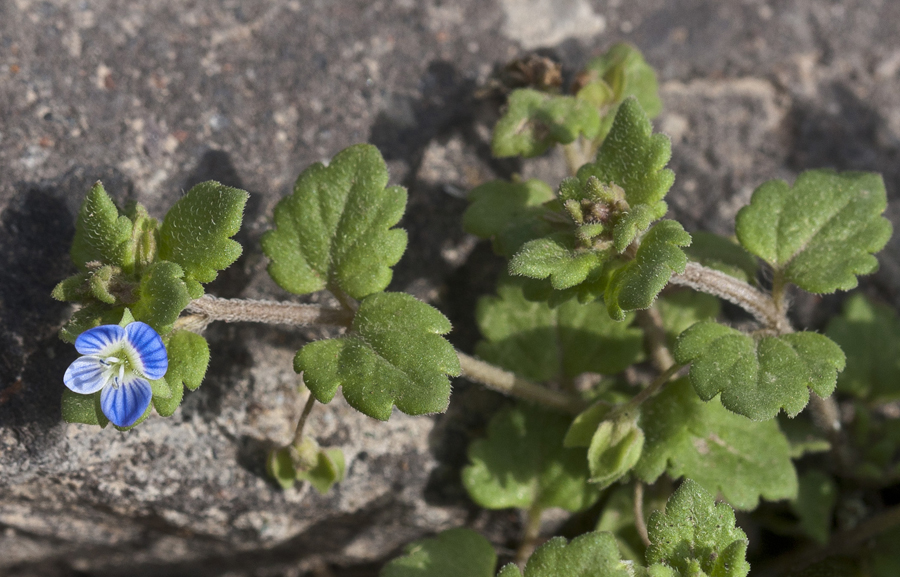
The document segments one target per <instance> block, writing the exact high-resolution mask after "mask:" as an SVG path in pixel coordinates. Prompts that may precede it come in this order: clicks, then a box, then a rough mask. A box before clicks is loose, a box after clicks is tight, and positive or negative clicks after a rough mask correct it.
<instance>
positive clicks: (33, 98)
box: [0, 0, 900, 577]
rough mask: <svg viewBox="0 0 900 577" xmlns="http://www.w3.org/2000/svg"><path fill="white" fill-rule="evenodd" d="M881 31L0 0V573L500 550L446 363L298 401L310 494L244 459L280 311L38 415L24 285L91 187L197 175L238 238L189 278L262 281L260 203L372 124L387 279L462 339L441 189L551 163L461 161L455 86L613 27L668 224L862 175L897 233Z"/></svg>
mask: <svg viewBox="0 0 900 577" xmlns="http://www.w3.org/2000/svg"><path fill="white" fill-rule="evenodd" d="M898 25H900V3H897V2H893V1H891V0H844V1H833V0H774V1H769V2H766V1H763V0H627V1H622V0H608V1H600V0H595V1H591V2H589V1H588V0H456V1H448V0H423V1H414V0H395V1H393V2H390V1H385V0H354V1H351V0H340V1H325V0H308V1H307V0H290V1H287V0H286V1H280V2H276V1H270V2H265V1H261V0H251V1H239V0H225V1H216V0H193V1H191V2H183V1H174V0H159V1H154V2H125V1H121V0H119V1H117V0H101V1H96V2H88V1H85V2H69V1H64V0H45V1H40V2H38V1H36V0H0V211H2V214H0V271H2V274H0V573H2V574H4V575H9V576H16V577H25V576H29V577H31V576H41V577H43V576H48V577H75V576H91V577H105V576H117V575H131V576H135V575H138V576H140V575H147V576H151V575H152V576H180V575H185V576H200V577H203V576H224V575H228V576H233V577H245V576H246V577H250V576H260V577H262V576H269V575H272V576H275V575H285V576H288V575H290V576H299V575H304V574H307V573H308V572H314V574H316V575H330V574H334V575H346V576H349V575H360V576H362V575H374V574H375V572H376V571H377V567H378V566H380V563H379V560H381V559H383V558H384V557H385V556H388V555H391V554H394V553H396V551H397V550H398V548H400V547H401V546H402V545H403V544H404V543H406V542H408V541H409V540H412V539H414V538H416V537H419V536H422V535H425V534H428V533H432V532H434V531H437V530H441V529H445V528H449V527H453V526H459V525H462V524H468V525H470V526H474V527H477V528H480V529H483V530H485V531H487V532H489V533H490V534H492V535H493V536H494V538H495V540H499V541H498V542H499V544H501V545H502V544H503V543H502V540H503V539H504V533H503V531H502V529H501V528H500V527H502V526H504V525H507V524H508V521H510V520H512V521H515V518H512V519H511V518H509V516H508V515H507V514H505V513H501V514H492V515H489V514H486V513H483V512H478V511H477V509H475V508H474V507H473V506H472V505H471V504H470V503H469V502H468V501H467V500H466V498H465V495H464V492H463V490H462V488H461V486H460V484H459V481H458V472H459V467H460V466H461V464H462V463H463V461H464V451H465V446H466V444H467V442H468V439H469V438H470V436H472V435H476V434H478V428H479V426H480V425H481V424H482V423H483V419H484V417H483V415H484V412H485V410H486V408H488V409H489V408H490V407H492V406H496V404H497V403H498V402H499V400H498V398H497V397H496V396H494V395H492V394H488V393H485V392H482V391H480V390H479V389H478V388H476V387H474V386H472V385H468V384H467V383H464V382H462V381H457V383H456V384H455V386H456V390H457V394H456V395H455V396H454V399H453V402H452V404H451V409H450V413H449V414H448V415H447V416H438V417H434V418H424V417H423V418H411V417H407V416H405V415H402V414H399V413H398V414H395V415H394V417H393V418H392V419H391V420H390V422H388V423H380V422H376V421H374V420H372V419H369V418H367V417H364V416H362V415H360V414H359V413H356V412H355V411H353V410H351V409H349V408H348V407H347V406H346V405H345V404H344V403H343V402H341V401H340V400H339V399H338V400H336V401H334V402H333V403H331V404H330V405H328V406H327V407H318V409H317V411H316V412H315V413H313V417H312V420H311V423H310V426H311V429H312V430H313V431H315V433H316V435H317V436H318V437H319V439H320V441H321V442H322V443H323V444H325V445H333V446H341V447H343V448H344V451H345V455H346V457H347V462H348V479H347V480H346V481H345V482H344V483H342V484H341V485H340V486H339V487H338V488H337V489H335V490H334V491H332V492H331V493H330V494H329V495H327V496H319V495H318V494H316V493H315V492H313V491H311V490H310V489H308V488H306V487H299V488H295V489H292V490H289V491H282V490H280V489H278V488H277V487H276V486H275V485H273V484H272V483H270V482H268V481H267V480H266V478H265V475H264V472H263V467H262V461H263V455H264V452H265V449H266V447H268V446H270V445H272V444H273V443H284V442H286V441H287V440H288V439H289V438H290V435H291V428H292V421H295V420H296V418H297V415H298V413H299V408H300V406H302V405H301V402H302V399H301V398H299V396H298V394H297V377H296V375H295V374H294V372H293V371H292V370H291V357H292V355H293V352H294V351H295V350H296V349H297V348H299V347H300V346H301V345H302V344H303V342H305V339H306V338H308V337H309V336H311V335H308V334H307V335H305V334H303V333H300V332H296V331H287V330H279V329H270V328H263V327H257V326H250V325H229V326H218V327H213V328H212V329H211V330H210V332H209V334H208V336H209V338H210V341H211V343H212V346H213V351H212V358H213V360H212V366H211V370H210V373H209V375H208V377H207V379H206V382H205V383H204V385H203V387H201V388H200V389H199V390H198V391H197V392H194V393H190V394H189V395H188V398H187V400H186V402H185V403H184V405H183V406H182V408H181V409H180V410H179V412H178V413H176V414H175V415H174V416H173V417H172V418H169V419H160V418H154V419H151V420H150V421H148V422H147V423H145V424H143V425H141V426H140V427H138V428H137V429H135V430H134V431H132V432H130V433H128V434H119V433H118V432H116V431H114V430H104V431H102V432H101V431H98V430H96V429H95V428H90V427H86V426H77V425H68V426H67V425H65V424H64V423H62V422H61V419H60V413H59V399H60V395H61V393H62V389H63V385H62V381H61V376H62V374H63V372H64V370H65V367H66V366H67V365H68V363H69V362H71V360H72V359H73V358H74V356H75V351H74V350H73V349H72V347H71V346H69V345H66V344H64V343H62V342H61V341H59V340H58V339H57V337H56V331H57V330H58V328H59V326H60V325H61V323H62V322H63V321H64V319H65V317H66V315H67V313H68V307H67V306H66V305H63V304H60V303H57V302H55V301H52V300H51V299H50V298H49V292H50V290H51V289H52V287H53V286H54V285H55V284H56V283H57V282H58V281H59V280H60V279H62V278H63V277H64V276H66V275H67V274H68V273H69V272H70V271H71V270H72V267H71V265H70V263H69V262H68V256H67V254H68V243H69V241H70V239H71V236H72V233H73V230H74V229H73V215H74V213H75V211H76V210H77V206H78V204H79V202H80V200H81V198H82V196H83V194H84V193H85V192H86V191H87V189H88V187H89V186H90V184H92V183H93V182H94V181H95V180H97V179H102V180H103V182H104V183H105V185H106V187H107V190H109V191H110V192H112V193H113V194H114V196H116V197H117V198H120V199H125V198H134V199H137V200H139V201H140V202H142V203H144V204H145V205H147V207H148V208H149V209H150V211H151V213H156V214H162V213H163V212H164V211H165V209H166V208H167V207H168V206H169V205H170V204H171V203H172V202H174V201H175V200H176V199H177V198H178V197H179V195H180V194H181V193H182V191H184V190H186V189H187V188H188V187H190V186H191V185H192V184H194V183H196V182H199V181H202V180H207V179H216V180H219V181H221V182H223V183H225V184H229V185H234V186H240V187H243V188H245V189H247V190H249V191H250V192H251V193H252V196H251V200H250V202H249V204H248V207H247V214H246V218H245V225H244V228H243V230H242V231H241V233H239V236H238V239H239V240H240V241H241V242H242V244H243V245H244V248H245V252H244V256H243V257H242V258H241V260H240V261H238V263H237V264H236V265H235V266H234V267H233V268H232V270H230V271H229V272H228V273H227V274H224V275H222V277H221V278H220V279H219V280H217V281H216V283H215V284H214V285H212V287H211V288H210V290H209V292H211V293H213V294H217V295H219V296H244V297H252V298H276V299H283V298H287V295H285V294H284V293H283V292H282V291H281V290H280V289H279V288H278V287H277V286H276V285H275V284H274V283H273V282H272V281H271V280H270V279H269V278H268V276H267V275H266V273H265V264H266V263H265V259H264V257H263V256H262V254H261V252H260V249H259V245H258V240H259V237H260V235H261V234H262V232H263V231H265V230H266V229H267V227H268V226H269V224H268V223H269V219H270V216H269V215H270V214H271V211H272V208H273V206H274V205H275V203H276V202H277V201H278V200H279V199H280V198H281V197H282V196H283V195H285V194H286V193H287V192H288V191H289V189H290V186H291V184H292V182H293V180H294V179H295V178H296V176H297V174H298V173H299V172H300V171H301V170H302V169H303V168H304V167H306V166H307V165H308V164H310V163H312V162H315V161H319V160H327V159H328V158H329V157H331V156H332V155H333V154H334V153H336V152H338V151H339V150H341V149H342V148H344V147H345V146H347V145H349V144H352V143H356V142H363V141H367V142H371V143H373V144H376V145H378V146H379V148H380V149H381V150H382V152H383V154H384V155H385V157H386V159H387V160H388V163H389V166H390V168H391V173H392V180H393V181H394V182H395V183H398V184H402V185H404V186H406V187H408V188H409V192H410V204H409V207H408V211H407V215H406V216H405V217H404V220H403V222H402V226H403V227H405V228H406V229H407V230H408V231H409V234H410V249H409V251H408V252H407V255H406V256H405V257H404V260H403V261H402V262H401V264H400V265H399V266H398V267H397V272H396V275H395V280H394V283H393V285H392V289H394V290H404V291H408V292H411V293H413V294H415V295H416V296H417V297H419V298H421V299H424V300H427V301H429V302H431V303H433V304H435V305H436V306H438V307H439V308H441V309H442V310H443V311H444V312H445V313H447V314H448V316H450V317H451V319H452V320H453V321H454V324H455V326H456V331H455V332H454V334H453V335H452V336H451V340H453V341H454V343H455V344H456V345H457V346H459V347H461V348H462V349H464V350H471V348H472V346H473V344H474V341H475V339H476V338H477V332H476V331H475V328H474V323H473V320H472V308H473V305H474V302H475V300H476V298H477V296H478V295H479V294H481V293H484V292H487V291H489V290H490V287H491V282H492V281H491V278H492V275H493V274H494V272H495V271H496V270H497V264H498V263H497V261H496V260H495V259H494V258H493V257H492V256H491V254H490V250H489V247H488V246H487V245H486V244H485V243H481V244H478V243H476V242H475V241H474V239H472V238H471V237H468V236H466V235H465V234H463V233H462V232H461V230H460V225H459V222H460V216H461V214H462V211H463V210H464V208H465V206H466V202H465V200H464V192H465V191H466V190H468V189H469V188H471V187H472V186H473V185H475V184H478V183H480V182H483V181H484V180H487V179H490V178H494V177H498V176H508V175H509V174H511V173H512V172H521V173H524V174H532V173H539V174H544V175H560V174H561V171H562V170H563V167H562V162H561V159H559V158H557V157H553V156H551V157H547V158H544V159H539V160H537V161H535V162H533V163H529V164H526V165H521V164H517V163H515V162H508V161H504V162H498V161H494V160H491V158H490V155H489V146H488V139H489V127H490V125H491V123H492V122H493V120H494V119H495V118H496V114H497V110H496V105H495V103H492V102H490V101H484V100H478V99H476V98H475V96H474V94H475V92H476V89H477V88H478V87H479V86H481V85H482V84H483V83H484V82H485V80H486V79H487V78H488V76H489V75H490V73H491V71H492V70H493V68H494V67H495V66H496V65H498V64H500V63H503V62H505V61H507V60H509V59H511V58H513V57H516V56H519V55H522V54H523V53H525V52H527V51H531V50H540V51H542V52H543V53H546V54H549V55H551V56H553V57H555V58H557V59H559V60H560V61H561V62H562V63H563V64H564V66H565V70H566V72H567V73H572V72H574V71H575V70H577V68H578V67H579V66H580V65H581V64H583V63H584V62H585V61H586V60H587V59H588V58H589V57H590V56H592V55H594V54H596V53H598V52H600V51H602V50H603V49H604V48H605V47H607V46H609V45H610V44H612V43H613V42H616V41H620V40H627V41H630V42H632V43H634V44H636V45H637V46H638V47H639V48H640V49H641V50H642V51H643V52H644V54H645V55H646V57H647V59H648V60H649V62H650V63H651V64H652V65H653V66H654V67H655V68H656V69H657V70H658V72H659V77H660V82H661V93H662V98H663V102H664V112H663V114H662V115H661V116H660V117H659V118H658V119H657V126H658V128H659V129H660V130H662V131H664V132H666V133H668V134H669V135H670V136H671V137H672V141H673V150H674V156H673V161H672V165H671V166H672V167H673V168H674V170H675V172H676V174H677V180H676V184H675V187H674V189H673V190H672V192H671V193H670V195H669V199H670V206H671V208H672V212H673V213H674V216H675V217H676V218H679V219H681V220H682V222H684V223H685V224H686V226H687V228H688V229H689V230H696V229H701V228H702V229H712V230H715V231H717V232H721V233H729V232H731V231H732V230H733V216H734V214H735V212H736V211H737V209H738V208H740V207H741V206H742V205H743V204H745V203H746V202H747V200H748V199H749V196H750V194H751V192H752V190H753V188H754V187H755V186H756V185H757V184H759V183H760V182H762V181H763V180H766V179H769V178H772V177H781V178H786V179H792V178H793V177H794V176H795V175H796V174H797V173H798V172H799V171H801V170H804V169H807V168H814V167H823V166H830V167H834V168H837V169H842V170H846V169H859V170H873V171H878V172H881V173H882V174H884V177H885V181H886V184H887V189H888V195H889V198H890V200H891V205H890V208H889V214H890V216H891V218H892V220H893V221H894V222H895V223H897V222H898V211H900V205H898V203H897V195H898V193H900V42H898V40H897V36H896V31H897V27H898ZM898 256H900V238H898V239H895V240H894V241H893V242H892V243H891V245H890V246H889V247H888V249H887V250H886V251H885V252H884V253H882V257H881V262H882V269H881V271H880V272H879V273H878V274H876V275H874V276H873V277H871V278H870V279H869V280H867V281H866V283H865V289H866V290H867V291H870V292H871V293H872V294H875V295H878V296H880V297H881V298H882V299H887V300H890V301H892V302H894V303H895V304H900V299H898V295H900V290H898V289H900V259H898ZM824 301H825V304H826V305H827V306H826V307H825V308H826V309H827V308H830V307H833V306H835V303H836V301H835V299H834V298H831V297H829V298H826V299H824ZM799 304H800V305H801V306H800V307H799V308H798V311H799V314H800V318H801V321H802V322H804V323H806V324H810V325H812V326H815V325H816V323H817V322H820V317H818V316H817V314H816V313H814V312H812V308H811V305H812V304H814V303H813V302H812V301H811V299H807V300H806V301H800V303H799ZM329 571H331V572H332V573H329Z"/></svg>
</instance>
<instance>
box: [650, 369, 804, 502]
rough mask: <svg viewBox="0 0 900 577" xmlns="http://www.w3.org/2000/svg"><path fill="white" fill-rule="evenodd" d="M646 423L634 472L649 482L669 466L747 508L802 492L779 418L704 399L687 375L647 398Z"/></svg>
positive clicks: (674, 472)
mask: <svg viewBox="0 0 900 577" xmlns="http://www.w3.org/2000/svg"><path fill="white" fill-rule="evenodd" d="M640 423H641V428H642V429H643V430H644V434H645V435H646V436H647V442H645V443H644V452H643V454H642V455H641V459H640V461H638V463H637V465H636V466H635V468H634V472H635V474H636V475H637V476H638V477H639V478H640V479H641V480H643V481H645V482H647V483H650V484H652V483H655V482H656V480H657V479H658V478H659V476H660V475H662V473H663V472H664V471H665V472H667V473H668V474H669V476H670V477H672V478H673V479H677V478H679V477H687V478H690V479H693V480H694V481H696V482H697V483H699V484H700V485H702V486H703V487H704V488H705V489H707V490H708V491H710V492H712V493H713V494H716V493H721V494H723V495H725V498H726V499H727V500H728V502H729V503H731V504H732V506H734V507H736V508H737V509H742V510H745V511H750V510H753V509H755V508H756V507H757V505H758V504H759V499H760V497H763V498H765V499H768V500H770V501H776V500H779V499H790V498H794V497H796V495H797V473H796V472H795V471H794V465H793V463H792V462H791V447H790V445H789V444H788V441H787V439H786V438H785V436H784V434H782V432H781V431H780V430H779V429H778V423H777V421H774V420H771V421H765V422H762V423H758V422H754V421H751V420H749V419H746V418H744V417H742V416H740V415H736V414H734V413H732V412H730V411H727V410H725V408H723V407H722V404H721V403H720V402H719V401H718V400H717V399H713V400H712V401H710V402H708V403H704V402H703V401H701V400H700V399H699V398H697V395H696V394H695V393H694V391H693V389H692V388H691V385H690V383H689V382H688V381H687V379H680V380H678V381H676V382H674V383H670V384H669V385H668V386H667V387H666V389H665V390H663V391H662V392H661V393H660V394H659V395H657V396H656V397H654V398H653V399H651V400H649V401H647V402H646V403H645V404H644V406H643V407H642V409H641V420H640Z"/></svg>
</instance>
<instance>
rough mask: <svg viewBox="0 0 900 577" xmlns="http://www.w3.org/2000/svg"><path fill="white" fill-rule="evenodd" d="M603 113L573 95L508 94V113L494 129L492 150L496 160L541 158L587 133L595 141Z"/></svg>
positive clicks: (520, 91)
mask: <svg viewBox="0 0 900 577" xmlns="http://www.w3.org/2000/svg"><path fill="white" fill-rule="evenodd" d="M599 130H600V114H599V112H597V109H596V108H595V107H593V106H591V105H590V104H589V103H587V102H585V101H583V100H579V99H576V98H575V97H573V96H558V95H553V94H547V93H546V92H540V91H537V90H533V89H531V88H519V89H516V90H513V91H512V92H511V93H510V95H509V102H508V105H507V109H506V112H505V113H504V115H503V116H502V117H501V118H500V120H498V121H497V124H496V125H495V126H494V136H493V140H492V141H491V149H492V151H493V153H494V156H496V157H501V158H502V157H505V156H524V157H526V158H528V157H531V156H538V155H540V154H543V153H544V152H546V151H547V149H548V148H550V147H551V146H553V145H554V144H557V143H560V144H569V143H570V142H572V141H574V140H575V139H576V138H578V135H579V134H584V135H585V136H586V137H587V138H594V137H595V136H596V135H597V132H598V131H599Z"/></svg>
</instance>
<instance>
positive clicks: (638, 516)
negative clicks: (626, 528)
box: [634, 481, 650, 547]
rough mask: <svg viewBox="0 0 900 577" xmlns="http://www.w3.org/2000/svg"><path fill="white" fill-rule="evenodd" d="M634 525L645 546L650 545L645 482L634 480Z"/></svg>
mask: <svg viewBox="0 0 900 577" xmlns="http://www.w3.org/2000/svg"><path fill="white" fill-rule="evenodd" d="M634 527H635V529H637V532H638V535H639V536H640V538H641V541H643V542H644V546H646V547H649V546H650V534H649V533H648V532H647V523H646V522H645V521H644V484H643V483H641V482H640V481H635V482H634Z"/></svg>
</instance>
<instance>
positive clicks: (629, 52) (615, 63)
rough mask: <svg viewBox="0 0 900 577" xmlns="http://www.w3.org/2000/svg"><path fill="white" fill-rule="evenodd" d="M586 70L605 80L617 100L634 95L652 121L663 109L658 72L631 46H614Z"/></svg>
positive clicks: (589, 63) (622, 43) (587, 66)
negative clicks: (657, 77) (657, 78)
mask: <svg viewBox="0 0 900 577" xmlns="http://www.w3.org/2000/svg"><path fill="white" fill-rule="evenodd" d="M585 70H586V71H587V72H588V73H589V74H591V75H595V76H596V77H597V78H599V79H602V80H603V81H604V82H605V83H606V84H607V86H609V87H610V88H611V89H612V92H613V94H614V98H615V100H616V101H622V100H624V99H626V98H628V97H630V96H634V97H635V98H636V99H637V101H638V102H639V103H640V105H641V108H643V109H644V110H645V111H646V112H647V114H648V115H649V116H650V117H651V118H652V117H655V116H656V115H657V114H659V113H660V111H661V110H662V101H661V100H660V98H659V85H658V83H657V80H656V72H655V71H654V70H653V67H652V66H650V65H649V64H647V61H646V60H644V55H643V54H641V51H640V50H638V49H637V48H636V47H634V46H632V45H631V44H627V43H625V42H621V43H618V44H614V45H613V46H612V47H610V49H609V50H607V51H606V53H604V54H602V55H600V56H597V57H594V58H592V59H591V60H590V61H588V63H587V65H586V66H585Z"/></svg>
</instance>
